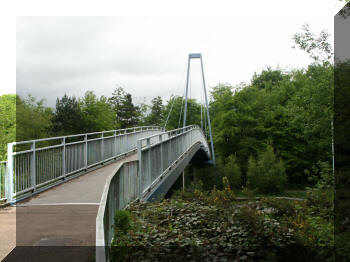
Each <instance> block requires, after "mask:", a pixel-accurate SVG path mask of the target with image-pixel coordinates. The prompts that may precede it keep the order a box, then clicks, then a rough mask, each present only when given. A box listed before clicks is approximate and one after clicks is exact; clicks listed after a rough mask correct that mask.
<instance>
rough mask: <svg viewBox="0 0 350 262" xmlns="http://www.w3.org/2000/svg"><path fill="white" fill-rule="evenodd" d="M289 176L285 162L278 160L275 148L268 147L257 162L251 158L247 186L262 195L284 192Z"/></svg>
mask: <svg viewBox="0 0 350 262" xmlns="http://www.w3.org/2000/svg"><path fill="white" fill-rule="evenodd" d="M286 182H287V176H286V173H285V168H284V165H283V162H282V161H280V160H277V159H276V156H275V154H274V152H273V148H272V147H271V146H268V147H267V148H266V151H265V152H264V153H262V154H260V155H259V159H258V161H257V162H256V161H255V160H254V158H253V157H252V156H251V157H250V159H249V165H248V172H247V186H248V187H249V188H251V189H257V190H258V191H259V192H261V193H265V194H266V193H277V192H281V191H283V190H284V188H285V185H286Z"/></svg>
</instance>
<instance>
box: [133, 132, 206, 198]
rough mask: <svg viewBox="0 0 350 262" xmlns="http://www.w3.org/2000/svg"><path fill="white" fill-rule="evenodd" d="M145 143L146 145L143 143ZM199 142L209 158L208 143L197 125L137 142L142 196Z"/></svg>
mask: <svg viewBox="0 0 350 262" xmlns="http://www.w3.org/2000/svg"><path fill="white" fill-rule="evenodd" d="M144 142H146V143H144ZM197 142H200V143H201V144H202V145H203V147H204V149H205V151H206V152H207V154H208V155H209V157H210V151H209V146H208V143H207V141H206V139H205V136H204V134H203V131H202V130H201V128H200V127H198V126H197V125H190V126H186V127H182V128H178V129H175V130H170V131H167V132H162V133H160V134H156V135H150V136H146V137H143V138H141V139H139V140H138V141H137V154H138V159H139V174H140V176H141V177H142V179H141V180H140V185H139V188H140V190H141V193H142V194H144V193H145V192H146V191H149V189H150V188H151V185H152V183H153V181H155V180H157V179H158V177H160V176H162V174H163V173H165V172H167V171H168V168H169V167H170V166H171V165H172V164H173V162H175V161H177V159H178V158H179V157H180V156H181V155H182V154H183V153H184V152H186V151H187V150H188V149H189V148H191V147H192V146H193V145H194V144H195V143H197Z"/></svg>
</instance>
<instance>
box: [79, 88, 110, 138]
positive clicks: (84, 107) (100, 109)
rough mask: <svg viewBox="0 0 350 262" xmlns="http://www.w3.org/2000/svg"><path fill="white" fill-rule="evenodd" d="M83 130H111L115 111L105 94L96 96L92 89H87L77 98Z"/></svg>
mask: <svg viewBox="0 0 350 262" xmlns="http://www.w3.org/2000/svg"><path fill="white" fill-rule="evenodd" d="M79 107H80V111H81V115H82V123H83V125H82V127H81V130H82V131H84V132H95V131H103V130H112V129H114V128H115V127H116V125H115V113H114V111H113V109H112V107H111V105H110V104H109V103H108V100H107V98H106V97H105V96H101V97H100V98H97V96H96V95H95V94H94V92H93V91H87V92H86V93H85V95H84V97H83V98H81V99H79Z"/></svg>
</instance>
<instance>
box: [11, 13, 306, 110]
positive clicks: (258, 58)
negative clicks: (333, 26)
mask: <svg viewBox="0 0 350 262" xmlns="http://www.w3.org/2000/svg"><path fill="white" fill-rule="evenodd" d="M280 15H281V14H278V13H277V14H276V17H264V19H262V17H248V16H247V15H246V14H244V13H242V17H18V18H17V32H16V36H17V40H16V41H17V43H16V52H17V56H16V61H17V68H16V72H17V76H16V80H17V93H18V94H19V95H21V96H24V95H26V94H27V93H31V94H32V95H34V96H36V97H38V98H45V99H46V100H47V104H48V105H49V106H54V105H55V100H56V98H57V97H61V96H62V95H63V94H64V93H67V94H69V95H76V96H82V95H83V94H84V93H85V92H86V91H87V90H93V91H94V92H95V93H96V94H97V95H105V96H110V95H111V93H112V92H113V89H114V88H115V87H116V85H120V86H122V87H124V88H125V90H126V91H127V92H129V93H131V94H132V95H133V96H134V97H135V99H136V100H140V99H141V98H143V97H145V98H146V99H147V100H148V101H149V100H151V99H152V98H153V97H155V96H158V95H160V96H162V97H164V98H168V97H169V96H170V94H172V93H175V94H177V95H182V94H183V89H184V85H185V78H186V64H187V57H188V54H189V53H191V52H202V54H203V59H204V66H205V76H206V80H207V85H208V86H209V87H210V86H214V85H216V84H218V83H219V82H229V83H231V84H238V83H240V82H242V81H249V80H250V78H251V76H252V75H253V73H254V72H255V71H259V70H261V69H263V68H264V67H266V66H276V65H278V64H282V65H292V66H296V65H298V66H305V65H307V64H308V63H309V60H308V58H307V55H305V54H303V53H302V52H298V51H296V50H292V49H291V48H290V47H291V45H292V43H291V36H292V34H293V33H295V32H296V31H298V30H299V29H300V26H301V25H302V24H303V23H304V22H305V20H304V18H303V17H301V18H299V20H298V21H300V22H299V24H298V23H297V22H296V21H291V20H289V19H286V18H285V17H284V14H283V16H282V15H281V16H280ZM277 21H278V23H277ZM199 68H200V67H199V64H198V63H196V62H194V63H193V64H192V65H191V69H192V71H191V72H192V74H191V79H192V80H193V82H192V85H191V86H192V89H191V95H192V96H193V97H198V98H201V97H202V90H201V87H200V70H199Z"/></svg>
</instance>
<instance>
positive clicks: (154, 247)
mask: <svg viewBox="0 0 350 262" xmlns="http://www.w3.org/2000/svg"><path fill="white" fill-rule="evenodd" d="M223 185H224V186H223V190H218V189H216V188H214V189H213V190H211V191H200V190H198V189H193V190H189V191H186V192H182V191H177V192H176V193H175V194H174V195H173V196H172V198H171V199H166V200H163V201H161V202H156V203H133V204H132V205H130V207H129V208H128V210H127V211H124V212H128V217H131V222H130V224H131V226H130V228H129V229H128V231H127V233H124V234H115V238H114V242H113V244H112V248H111V254H112V261H141V260H142V261H146V260H151V261H165V260H169V261H189V260H191V261H192V260H194V261H213V260H215V259H217V260H219V261H332V258H333V244H334V239H333V237H332V233H333V227H332V225H333V224H332V222H333V215H332V210H333V209H332V207H333V206H332V205H333V201H332V198H331V196H332V194H327V192H321V191H310V193H309V194H308V198H307V200H306V201H292V200H280V199H273V198H263V199H261V200H253V199H251V200H248V201H243V202H242V201H236V200H235V194H234V193H233V191H232V190H231V188H230V186H229V181H228V179H227V178H224V179H223ZM321 199H322V204H320V203H319V202H318V201H319V200H321ZM325 199H326V200H325ZM119 212H120V211H119ZM119 216H120V214H119V213H118V212H117V215H116V217H119ZM122 227H124V224H123V226H122ZM117 228H118V226H117ZM116 232H117V231H116ZM141 258H142V259H141Z"/></svg>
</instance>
